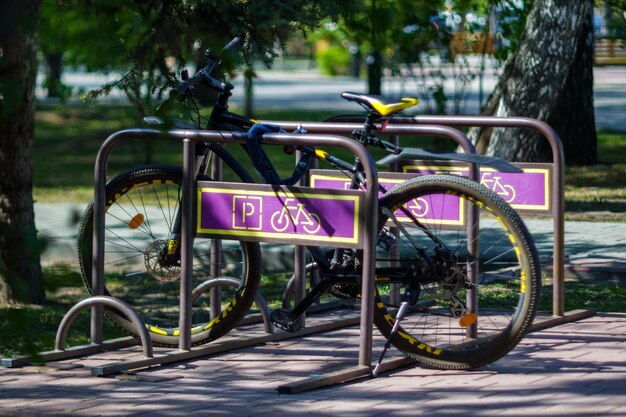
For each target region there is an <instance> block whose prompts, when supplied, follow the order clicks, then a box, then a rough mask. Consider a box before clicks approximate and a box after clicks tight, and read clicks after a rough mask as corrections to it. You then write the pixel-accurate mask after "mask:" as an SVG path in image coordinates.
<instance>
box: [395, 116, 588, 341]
mask: <svg viewBox="0 0 626 417" xmlns="http://www.w3.org/2000/svg"><path fill="white" fill-rule="evenodd" d="M392 120H393V123H413V124H417V125H420V124H425V125H428V124H432V123H436V124H441V125H446V126H470V127H472V126H476V127H504V128H529V129H533V130H535V131H538V132H539V133H541V134H542V135H543V136H544V137H545V138H546V140H547V141H548V143H549V144H550V149H551V151H552V164H553V166H554V169H553V175H552V189H553V193H552V218H553V232H554V241H553V255H552V268H553V269H552V270H553V287H552V316H553V317H552V319H548V320H540V321H538V322H536V323H535V324H534V327H533V330H540V329H544V328H547V327H551V326H556V325H559V324H563V323H567V322H570V321H576V320H580V319H583V318H586V317H591V316H593V315H595V311H594V310H575V311H571V312H565V297H564V289H565V285H564V284H565V202H564V201H565V198H564V189H565V185H564V173H563V170H564V167H565V162H564V160H565V158H564V156H563V145H562V143H561V139H560V138H559V136H558V135H557V134H556V132H555V131H554V129H552V128H551V127H550V126H549V125H548V124H547V123H545V122H542V121H540V120H537V119H532V118H529V117H497V116H414V117H397V118H394V119H392Z"/></svg>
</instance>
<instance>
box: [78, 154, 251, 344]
mask: <svg viewBox="0 0 626 417" xmlns="http://www.w3.org/2000/svg"><path fill="white" fill-rule="evenodd" d="M199 179H201V180H210V178H209V177H206V176H201V177H200V178H199ZM181 181H182V168H180V167H177V166H170V165H152V166H145V167H139V168H134V169H131V170H129V171H127V172H125V173H122V174H120V175H118V176H116V177H114V178H113V179H111V180H110V181H109V182H108V183H107V185H106V201H107V203H106V226H105V256H104V263H105V277H104V280H105V295H111V296H114V297H117V298H119V299H121V300H123V301H125V302H126V303H128V304H129V305H130V306H131V307H132V308H133V309H135V311H137V313H138V314H139V315H140V316H141V317H142V319H143V320H144V322H145V324H146V327H147V329H148V331H149V333H150V336H151V339H152V341H153V343H154V344H155V345H158V346H168V347H169V346H172V347H173V346H178V340H179V329H178V318H179V292H180V282H179V278H180V267H179V266H169V267H168V266H161V265H159V264H158V263H157V262H156V257H155V255H156V254H157V253H158V252H159V251H160V250H162V248H163V247H164V243H165V242H167V239H168V233H169V229H170V227H169V225H170V224H171V222H172V219H173V216H174V215H175V212H176V208H177V207H178V204H179V201H180V194H181V189H180V185H181ZM92 236H93V201H92V202H91V203H90V204H89V206H88V207H87V209H86V211H85V213H84V215H83V217H82V220H81V222H80V228H79V232H78V261H79V266H80V271H81V275H82V278H83V282H84V284H85V286H86V287H87V290H88V291H89V292H90V293H92V285H91V284H92V283H91V277H92V273H91V271H92V263H91V259H92V238H93V237H92ZM222 244H223V246H224V247H225V249H224V251H223V255H222V258H221V259H220V260H219V261H220V262H221V263H222V272H221V273H220V274H219V276H211V273H210V263H211V261H210V260H208V258H209V257H210V251H211V240H210V239H199V238H196V239H195V240H194V260H193V262H194V264H193V286H194V288H199V287H200V285H201V283H202V282H204V281H208V280H211V279H218V278H233V279H237V280H239V281H240V282H241V285H240V286H239V287H238V288H236V289H235V288H231V286H226V287H225V288H224V290H223V291H222V292H221V294H220V295H221V297H222V298H221V299H220V305H219V308H215V309H214V310H213V313H211V305H210V297H208V294H207V296H201V297H194V299H195V302H194V304H193V325H192V329H191V330H192V331H191V333H192V344H193V345H199V344H203V343H207V342H210V341H212V340H215V339H217V338H219V337H221V336H222V335H224V334H226V333H227V332H228V331H230V330H231V329H232V328H233V327H234V326H235V325H236V324H237V323H238V322H239V321H240V320H241V318H243V316H244V315H245V313H246V312H247V311H248V310H249V309H250V307H251V305H252V303H253V302H254V299H255V294H256V292H257V288H258V285H259V281H260V277H261V251H260V246H259V244H258V243H252V242H240V241H222ZM207 260H208V261H207ZM194 295H195V293H194ZM215 304H216V307H217V303H215ZM105 312H106V315H107V317H109V318H110V319H111V320H112V321H113V322H114V323H115V324H117V325H118V326H119V327H121V328H122V329H124V330H125V331H127V332H128V333H130V334H131V335H132V336H135V337H137V334H136V333H137V332H136V330H135V329H134V328H133V326H132V324H131V322H130V320H129V319H128V318H127V317H125V316H124V315H122V314H120V313H119V312H117V311H114V310H111V309H105ZM216 312H219V313H218V314H216Z"/></svg>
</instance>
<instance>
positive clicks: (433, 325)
mask: <svg viewBox="0 0 626 417" xmlns="http://www.w3.org/2000/svg"><path fill="white" fill-rule="evenodd" d="M437 196H438V197H437ZM419 197H422V198H424V199H426V200H427V201H429V203H430V205H431V209H436V210H439V211H440V210H442V209H441V207H445V206H446V205H450V204H453V203H454V200H453V199H454V198H458V200H456V201H458V202H460V201H463V203H464V204H466V207H468V208H470V207H476V208H477V210H476V211H477V212H479V219H480V220H479V223H478V225H479V235H478V237H479V239H480V240H479V242H480V247H479V252H477V253H476V252H474V255H476V256H472V255H471V254H470V253H471V252H470V251H469V250H468V249H467V244H468V236H469V235H468V230H467V229H466V228H461V229H460V230H450V228H449V227H443V225H441V224H440V223H439V224H436V223H435V224H433V223H432V222H433V220H432V219H431V220H430V222H431V223H430V224H429V222H428V221H427V220H426V219H419V218H412V219H409V218H408V217H407V218H405V219H404V221H402V222H400V224H402V227H403V228H404V230H401V229H398V230H397V232H396V234H395V238H396V240H397V241H396V242H395V243H396V244H397V246H396V247H399V248H400V250H399V254H400V255H399V256H398V252H396V254H395V255H392V254H390V251H388V250H382V249H381V248H377V255H376V258H377V260H376V265H377V279H376V282H377V283H376V288H377V293H376V298H375V308H374V322H375V324H376V326H377V327H378V329H379V330H380V331H381V333H382V334H383V335H384V336H385V337H387V338H388V337H389V334H390V332H391V329H392V327H393V324H394V321H395V316H394V314H393V313H394V310H395V308H397V307H398V304H399V303H398V302H399V301H402V300H401V299H399V300H398V299H396V300H395V301H396V304H395V305H390V302H389V300H390V298H389V297H390V288H391V286H389V285H386V284H384V283H382V282H381V280H379V279H378V276H379V274H380V273H381V272H380V270H379V268H383V267H384V266H389V265H392V264H393V263H394V262H395V265H402V262H408V263H409V264H410V263H411V262H413V265H414V266H415V270H416V271H417V270H418V269H419V268H422V269H421V271H422V272H421V273H420V274H421V282H420V283H419V288H418V289H417V290H416V288H415V284H414V285H413V288H410V289H409V292H406V288H404V289H405V292H404V293H403V294H406V295H407V296H405V297H404V298H405V300H407V299H409V298H411V297H409V295H412V296H413V298H412V299H411V303H410V306H409V311H410V312H409V313H408V314H407V316H406V318H405V319H404V320H403V321H402V322H401V328H400V330H399V331H398V333H397V334H396V335H395V336H394V337H393V338H392V343H393V344H394V345H395V346H396V347H397V348H398V349H399V350H400V351H401V352H403V353H404V354H405V355H406V356H409V357H412V358H413V359H416V360H417V361H419V362H421V363H423V364H426V365H428V366H432V367H435V368H440V369H470V368H476V367H480V366H484V365H487V364H489V363H492V362H494V361H496V360H498V359H499V358H501V357H502V356H504V355H506V354H507V353H508V352H509V351H511V350H512V349H513V348H514V347H515V346H516V345H517V344H518V342H519V341H520V340H521V339H522V337H523V336H524V334H525V333H526V332H527V331H528V328H529V326H530V325H531V324H532V321H533V319H534V316H535V313H536V309H537V304H538V302H539V295H540V287H541V273H540V266H539V258H538V255H537V251H536V249H535V246H534V243H533V240H532V238H531V236H530V234H529V232H528V230H527V229H526V227H525V225H524V223H523V222H522V220H521V219H520V217H519V216H518V215H517V213H516V212H515V211H513V209H511V207H510V206H509V205H508V204H507V203H506V202H505V201H504V200H503V199H502V198H501V197H499V196H498V195H496V193H494V192H492V191H491V190H489V189H487V188H485V187H483V186H481V185H480V184H478V183H476V182H473V181H470V180H468V179H466V178H462V177H456V176H452V175H424V176H420V177H416V178H413V179H411V180H409V181H407V182H406V183H403V184H401V185H399V186H397V187H396V188H394V189H392V190H391V191H389V192H388V193H387V194H385V195H384V196H383V197H382V198H381V200H380V207H381V212H382V214H381V216H380V218H379V224H378V226H379V230H381V229H382V228H383V227H385V226H386V227H389V226H390V225H392V223H389V219H390V218H391V219H392V220H393V218H394V217H395V218H396V221H399V217H397V213H400V216H402V215H404V214H402V210H401V208H402V206H403V205H405V204H406V203H407V202H409V201H411V200H413V199H415V198H419ZM437 199H439V202H438V201H437ZM441 199H443V200H441ZM385 212H387V213H396V214H393V215H389V214H387V215H385ZM465 213H469V212H468V211H465ZM428 233H431V234H432V236H428ZM411 239H412V242H413V243H410V242H409V243H407V241H410V240H411ZM437 240H438V241H437ZM472 241H473V238H472ZM442 244H443V246H444V247H445V248H447V251H446V250H440V251H439V252H438V253H439V255H437V252H436V251H435V250H434V248H435V247H436V246H437V247H438V246H440V245H442ZM412 245H415V246H420V245H423V246H420V247H422V248H424V249H427V252H426V254H427V255H429V256H430V261H431V265H427V266H426V267H424V266H423V265H424V264H423V263H420V262H422V261H420V259H423V258H424V257H423V256H422V255H419V254H418V253H417V251H416V250H412V248H411V246H412ZM407 248H408V249H407ZM409 249H410V250H409ZM512 255H514V256H512ZM470 263H471V264H472V265H474V268H477V280H476V283H475V284H471V283H469V282H468V281H469V278H468V276H469V274H468V272H467V271H468V270H469V268H468V266H467V265H468V264H470ZM437 264H439V266H440V268H439V270H440V272H437V267H436V266H433V265H437ZM420 265H421V266H420ZM429 268H430V269H429ZM414 274H415V276H414V277H413V278H412V279H414V280H418V281H419V280H420V277H419V276H417V275H418V273H414ZM471 290H475V293H476V298H477V308H475V309H471V308H469V307H468V306H470V301H469V298H468V295H471ZM411 291H412V292H411ZM416 293H419V297H418V298H417V300H416V299H415V294H416ZM470 298H471V296H470ZM463 303H465V305H463ZM459 304H460V305H459ZM472 313H473V314H476V315H475V316H473V315H472Z"/></svg>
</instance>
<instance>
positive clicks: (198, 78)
mask: <svg viewBox="0 0 626 417" xmlns="http://www.w3.org/2000/svg"><path fill="white" fill-rule="evenodd" d="M240 42H241V39H240V38H238V37H236V38H234V39H232V40H231V41H230V42H228V44H226V46H224V48H223V49H222V51H221V52H220V54H219V56H210V57H209V62H207V64H206V65H205V66H204V67H203V68H202V69H201V70H199V71H198V72H197V73H196V74H195V75H194V76H193V77H191V78H189V79H188V80H185V81H183V82H182V83H180V84H179V85H178V86H177V87H176V90H177V91H178V94H179V96H181V97H183V98H185V97H188V96H189V95H190V93H191V92H192V91H193V87H194V86H195V85H196V84H199V83H201V84H204V85H206V86H207V87H210V88H212V89H213V90H215V91H218V92H220V93H223V92H225V91H226V90H228V89H230V88H231V87H230V84H228V83H223V82H221V81H220V80H218V79H216V78H214V77H213V76H212V75H211V73H212V72H213V70H215V68H216V67H218V66H219V65H220V63H221V59H220V58H221V57H222V56H223V55H224V53H225V52H228V51H231V50H234V49H235V48H237V47H238V46H239V43H240Z"/></svg>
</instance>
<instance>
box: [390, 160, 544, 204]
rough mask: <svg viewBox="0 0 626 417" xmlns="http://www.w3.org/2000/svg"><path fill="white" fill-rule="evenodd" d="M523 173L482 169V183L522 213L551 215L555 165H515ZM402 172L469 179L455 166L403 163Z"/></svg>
mask: <svg viewBox="0 0 626 417" xmlns="http://www.w3.org/2000/svg"><path fill="white" fill-rule="evenodd" d="M515 165H516V166H518V167H519V168H521V169H522V170H523V171H524V172H520V173H512V172H499V171H496V170H494V169H492V168H486V167H480V171H479V181H480V183H481V184H482V185H483V186H485V187H487V188H489V189H490V190H492V191H494V192H495V193H496V194H498V195H499V196H500V197H502V198H503V199H504V200H505V201H506V202H507V203H509V204H510V205H511V207H513V208H514V209H516V210H517V211H521V212H535V213H537V212H544V213H549V212H550V201H551V199H550V194H551V191H550V184H551V181H550V178H551V174H552V164H531V163H516V164H515ZM402 171H403V172H407V173H414V174H451V175H460V176H464V177H467V176H469V168H468V167H467V166H463V165H460V164H456V163H454V162H450V163H446V162H439V161H437V162H434V161H410V162H408V161H407V162H404V163H403V165H402Z"/></svg>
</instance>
